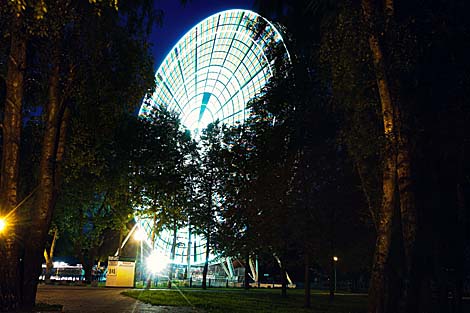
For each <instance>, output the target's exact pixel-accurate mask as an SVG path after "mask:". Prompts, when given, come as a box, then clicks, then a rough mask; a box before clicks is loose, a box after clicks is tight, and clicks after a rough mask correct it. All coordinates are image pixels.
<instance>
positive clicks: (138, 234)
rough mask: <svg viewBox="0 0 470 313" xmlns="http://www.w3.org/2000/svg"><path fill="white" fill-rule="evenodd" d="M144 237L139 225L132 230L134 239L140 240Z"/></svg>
mask: <svg viewBox="0 0 470 313" xmlns="http://www.w3.org/2000/svg"><path fill="white" fill-rule="evenodd" d="M144 239H145V233H144V231H143V230H142V229H141V228H140V227H137V229H136V230H135V232H134V240H137V241H142V240H144Z"/></svg>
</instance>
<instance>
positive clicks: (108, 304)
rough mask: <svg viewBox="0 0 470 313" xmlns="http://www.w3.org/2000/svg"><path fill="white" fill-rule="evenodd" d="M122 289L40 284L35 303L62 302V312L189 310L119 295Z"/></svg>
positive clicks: (177, 312)
mask: <svg viewBox="0 0 470 313" xmlns="http://www.w3.org/2000/svg"><path fill="white" fill-rule="evenodd" d="M123 290H125V289H121V288H97V287H78V286H53V285H40V286H39V287H38V293H37V301H36V302H38V303H47V304H62V305H63V306H64V312H66V313H141V312H142V313H190V312H200V311H196V310H194V309H191V308H188V307H169V306H153V305H151V304H146V303H143V302H140V301H138V300H135V299H133V298H130V297H126V296H123V295H121V292H122V291H123Z"/></svg>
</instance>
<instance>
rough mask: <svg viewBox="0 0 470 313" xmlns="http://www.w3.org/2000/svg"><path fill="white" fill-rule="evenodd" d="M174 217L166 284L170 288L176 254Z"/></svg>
mask: <svg viewBox="0 0 470 313" xmlns="http://www.w3.org/2000/svg"><path fill="white" fill-rule="evenodd" d="M176 232H177V229H176V219H174V220H173V243H172V245H171V264H170V272H169V274H168V285H167V288H168V289H171V280H172V279H173V274H174V264H175V256H176Z"/></svg>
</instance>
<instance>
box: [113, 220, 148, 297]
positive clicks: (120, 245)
mask: <svg viewBox="0 0 470 313" xmlns="http://www.w3.org/2000/svg"><path fill="white" fill-rule="evenodd" d="M156 228H157V213H154V215H153V227H152V234H151V235H150V237H151V238H150V242H151V245H152V248H151V250H150V253H153V250H154V249H155V236H156V233H157V229H156ZM119 247H121V243H119ZM150 287H152V276H151V275H148V277H147V284H146V286H145V288H146V289H149V288H150Z"/></svg>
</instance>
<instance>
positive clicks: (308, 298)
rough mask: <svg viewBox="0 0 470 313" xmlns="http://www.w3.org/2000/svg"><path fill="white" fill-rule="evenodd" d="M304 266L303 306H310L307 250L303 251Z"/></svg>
mask: <svg viewBox="0 0 470 313" xmlns="http://www.w3.org/2000/svg"><path fill="white" fill-rule="evenodd" d="M304 267H305V275H304V285H305V297H304V307H306V308H309V307H310V298H311V295H310V255H309V253H308V251H305V256H304Z"/></svg>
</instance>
